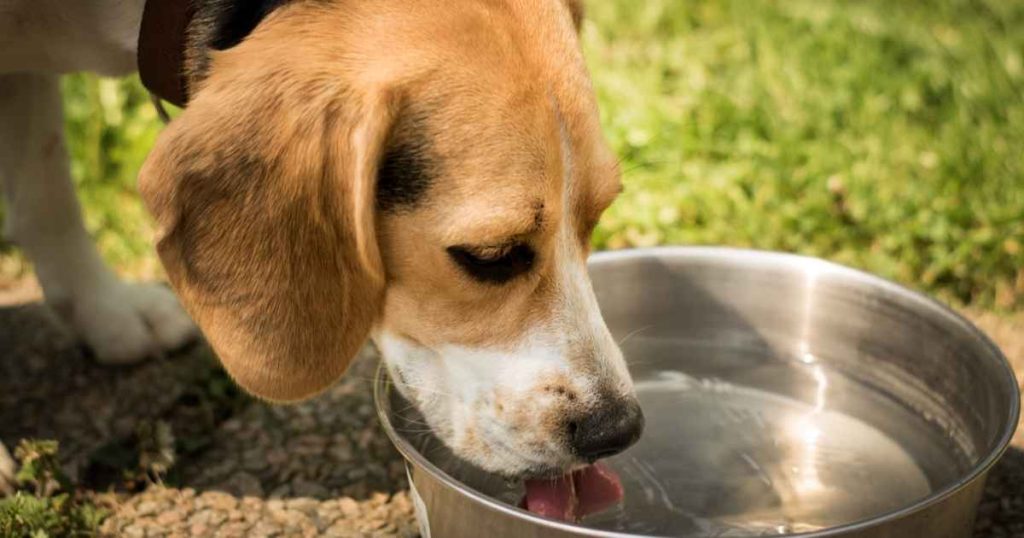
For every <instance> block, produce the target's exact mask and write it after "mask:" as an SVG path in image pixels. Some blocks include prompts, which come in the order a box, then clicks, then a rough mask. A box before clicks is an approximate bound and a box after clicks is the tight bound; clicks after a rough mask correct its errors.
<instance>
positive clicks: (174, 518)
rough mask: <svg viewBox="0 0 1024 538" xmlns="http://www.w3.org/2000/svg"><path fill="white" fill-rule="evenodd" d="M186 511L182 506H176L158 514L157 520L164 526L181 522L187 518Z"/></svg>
mask: <svg viewBox="0 0 1024 538" xmlns="http://www.w3.org/2000/svg"><path fill="white" fill-rule="evenodd" d="M185 516H186V514H185V511H184V510H182V509H181V508H174V509H171V510H168V511H166V512H163V513H162V514H160V515H158V516H156V522H157V524H159V525H162V526H164V527H170V526H172V525H175V524H178V523H181V522H183V521H184V520H185Z"/></svg>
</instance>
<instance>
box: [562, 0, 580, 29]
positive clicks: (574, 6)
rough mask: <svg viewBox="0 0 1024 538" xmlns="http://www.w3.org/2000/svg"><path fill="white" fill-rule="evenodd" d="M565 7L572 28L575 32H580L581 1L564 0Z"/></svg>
mask: <svg viewBox="0 0 1024 538" xmlns="http://www.w3.org/2000/svg"><path fill="white" fill-rule="evenodd" d="M565 5H566V6H567V7H568V8H569V15H571V16H572V24H573V26H575V27H576V31H577V32H578V31H580V28H581V27H582V26H583V12H584V9H583V0H565Z"/></svg>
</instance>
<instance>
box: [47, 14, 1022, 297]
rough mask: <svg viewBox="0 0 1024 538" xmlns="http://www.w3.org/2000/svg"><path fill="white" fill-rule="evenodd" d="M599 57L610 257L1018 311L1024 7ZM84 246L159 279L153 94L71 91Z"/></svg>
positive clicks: (617, 44)
mask: <svg viewBox="0 0 1024 538" xmlns="http://www.w3.org/2000/svg"><path fill="white" fill-rule="evenodd" d="M588 8H589V11H588V18H589V20H588V22H587V23H586V25H585V27H584V31H583V41H584V46H585V49H586V52H587V55H588V61H589V63H590V65H591V69H592V71H593V76H594V79H595V85H596V88H597V92H598V96H599V99H600V103H601V106H602V114H603V121H604V125H605V131H606V133H607V136H608V138H609V140H610V141H611V143H612V145H613V147H614V148H615V150H616V151H617V152H618V154H619V155H620V156H621V158H622V160H623V165H624V169H625V170H626V189H627V190H626V192H625V194H624V195H623V196H622V198H621V199H620V200H619V201H618V202H617V203H616V205H615V206H613V208H612V209H611V210H610V211H609V213H608V214H607V215H606V217H605V219H604V220H603V222H602V223H601V226H600V228H599V230H598V232H597V234H596V235H595V243H596V245H597V246H598V247H599V248H623V247H629V246H647V245H655V244H726V245H734V246H743V247H755V248H762V249H775V250H785V251H791V252H799V253H804V254H809V255H814V256H821V257H825V258H828V259H832V260H836V261H838V262H841V263H845V264H848V265H852V266H855V267H860V268H863V269H866V270H868V271H871V272H874V273H877V274H880V275H883V276H886V277H889V278H893V279H895V280H898V281H900V282H903V283H906V284H909V285H911V286H914V287H918V288H920V289H924V290H926V291H929V292H932V293H934V294H937V295H939V296H941V297H942V298H944V299H946V300H949V301H952V302H956V303H969V304H974V305H978V306H984V307H993V306H994V307H999V308H1004V309H1009V308H1015V307H1020V306H1024V158H1022V156H1021V154H1022V152H1024V32H1022V31H1020V28H1024V1H1022V0H935V1H929V2H924V1H920V0H915V1H908V2H890V1H886V0H857V1H852V0H786V1H775V0H713V1H707V0H705V1H698V0H646V1H645V2H640V3H636V2H632V1H630V0H603V1H592V2H589V3H588ZM65 95H66V102H67V112H68V122H67V124H68V133H69V136H70V140H71V147H72V151H73V157H74V175H75V178H76V181H77V182H78V183H79V184H80V185H81V187H82V192H83V195H82V196H83V200H84V202H85V206H86V214H87V219H88V226H89V229H90V230H91V231H93V233H94V234H95V235H96V236H97V239H98V241H99V244H100V246H101V249H102V251H103V253H104V255H105V256H107V258H108V259H109V260H110V261H111V262H112V263H114V264H115V265H117V266H118V267H119V268H121V270H122V271H123V272H126V273H128V274H132V275H143V276H149V275H153V274H157V272H158V270H157V269H156V267H157V263H156V262H155V261H154V257H153V254H152V248H151V246H150V244H149V239H150V237H151V230H150V224H149V221H148V219H147V218H146V216H145V214H144V211H143V210H142V208H141V206H140V205H139V202H138V200H137V198H136V197H135V195H134V192H133V191H134V182H135V174H136V171H137V169H138V167H139V164H140V163H141V162H142V159H143V158H144V156H145V153H146V151H147V148H149V147H150V145H151V143H152V141H153V138H154V136H155V135H156V133H157V132H158V130H159V123H158V121H157V119H156V115H155V113H154V112H153V110H152V107H150V106H149V105H148V103H147V99H146V95H145V93H144V92H143V91H141V90H140V88H139V86H138V83H137V81H136V80H135V79H134V78H133V79H126V80H116V81H113V80H99V79H96V78H94V77H91V76H73V77H69V78H68V79H67V80H66V82H65Z"/></svg>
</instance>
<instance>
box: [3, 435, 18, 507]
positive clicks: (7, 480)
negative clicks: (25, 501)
mask: <svg viewBox="0 0 1024 538" xmlns="http://www.w3.org/2000/svg"><path fill="white" fill-rule="evenodd" d="M17 469H18V467H17V465H15V463H14V458H12V457H11V453H10V452H8V451H7V448H6V447H4V443H3V442H2V441H0V497H3V496H4V495H10V494H12V493H14V486H15V484H16V482H15V480H14V474H15V473H16V472H17Z"/></svg>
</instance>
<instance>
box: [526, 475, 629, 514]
mask: <svg viewBox="0 0 1024 538" xmlns="http://www.w3.org/2000/svg"><path fill="white" fill-rule="evenodd" d="M622 493H623V492H622V482H621V481H620V480H619V477H618V475H616V474H615V472H614V471H612V470H611V469H610V468H608V466H606V465H604V464H602V463H597V464H594V465H591V466H588V467H585V468H583V469H580V470H578V471H573V472H572V473H570V474H566V475H563V476H560V477H557V478H546V479H537V480H527V481H526V496H525V497H523V502H522V503H521V506H522V507H523V508H526V509H527V510H529V511H531V512H533V513H535V514H537V515H540V516H544V517H550V518H552V519H558V520H562V521H576V520H578V519H579V518H582V517H583V516H586V515H587V514H592V513H594V512H600V511H602V510H604V509H606V508H608V507H610V506H612V505H613V504H615V503H617V502H619V501H620V500H622Z"/></svg>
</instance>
